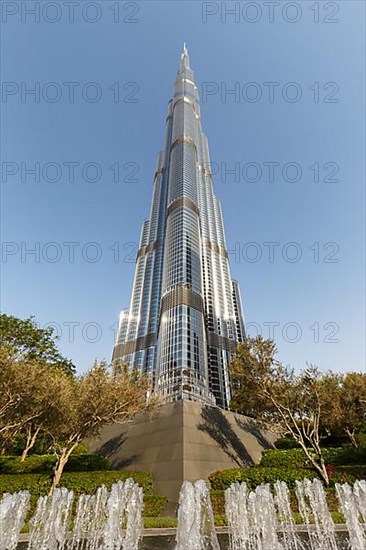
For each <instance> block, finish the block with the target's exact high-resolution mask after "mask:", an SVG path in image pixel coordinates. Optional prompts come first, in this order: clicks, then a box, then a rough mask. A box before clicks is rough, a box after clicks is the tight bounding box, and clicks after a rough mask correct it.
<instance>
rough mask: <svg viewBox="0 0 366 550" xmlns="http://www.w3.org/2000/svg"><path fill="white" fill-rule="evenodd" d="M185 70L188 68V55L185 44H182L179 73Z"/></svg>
mask: <svg viewBox="0 0 366 550" xmlns="http://www.w3.org/2000/svg"><path fill="white" fill-rule="evenodd" d="M185 68H189V53H188V48H187V42H184V44H183V51H182V53H181V56H180V65H179V72H180V73H181V72H183V71H184V69H185Z"/></svg>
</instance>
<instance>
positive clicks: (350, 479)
mask: <svg viewBox="0 0 366 550" xmlns="http://www.w3.org/2000/svg"><path fill="white" fill-rule="evenodd" d="M357 479H366V466H337V467H336V468H334V469H333V470H332V472H331V475H330V480H331V484H332V485H333V484H335V483H349V484H353V483H354V482H355V481H356V480H357Z"/></svg>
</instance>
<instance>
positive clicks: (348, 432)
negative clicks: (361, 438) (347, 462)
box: [344, 428, 358, 449]
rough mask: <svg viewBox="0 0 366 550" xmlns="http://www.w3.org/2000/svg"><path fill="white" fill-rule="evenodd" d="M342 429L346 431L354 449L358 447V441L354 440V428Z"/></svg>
mask: <svg viewBox="0 0 366 550" xmlns="http://www.w3.org/2000/svg"><path fill="white" fill-rule="evenodd" d="M344 431H345V432H346V434H347V435H348V437H349V438H350V440H351V443H352V445H353V446H354V447H355V448H356V449H358V443H357V440H356V438H355V432H354V430H353V431H352V432H351V431H350V430H349V429H348V428H345V430H344Z"/></svg>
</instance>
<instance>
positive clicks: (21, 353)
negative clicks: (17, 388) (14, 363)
mask: <svg viewBox="0 0 366 550" xmlns="http://www.w3.org/2000/svg"><path fill="white" fill-rule="evenodd" d="M53 332H54V329H53V328H52V327H49V328H46V329H42V328H39V327H38V326H37V323H36V322H35V320H34V317H29V318H28V319H18V318H17V317H14V316H12V315H6V314H5V313H3V314H1V315H0V345H1V347H2V348H3V349H4V350H6V351H7V352H8V353H9V354H10V355H11V356H13V357H14V358H15V359H19V358H22V359H26V360H30V361H32V360H38V361H41V362H43V363H47V364H50V365H54V366H58V367H60V368H61V369H62V370H64V371H66V372H68V373H74V372H75V366H74V365H73V364H72V362H71V361H69V360H68V359H65V357H63V356H62V355H61V354H60V352H59V351H58V349H57V347H56V344H55V340H56V337H55V336H53Z"/></svg>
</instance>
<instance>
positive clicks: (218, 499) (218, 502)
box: [210, 489, 339, 516]
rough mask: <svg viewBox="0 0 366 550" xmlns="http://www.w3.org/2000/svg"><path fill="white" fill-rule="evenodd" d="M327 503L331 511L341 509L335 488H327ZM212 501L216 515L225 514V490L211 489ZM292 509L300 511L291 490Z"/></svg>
mask: <svg viewBox="0 0 366 550" xmlns="http://www.w3.org/2000/svg"><path fill="white" fill-rule="evenodd" d="M325 492H326V497H327V504H328V508H329V511H330V512H338V511H339V502H338V499H337V495H336V492H335V490H334V489H325ZM210 496H211V502H212V509H213V513H214V515H217V516H223V515H224V514H225V491H211V492H210ZM290 504H291V510H292V511H293V513H294V514H298V513H299V507H298V502H297V498H296V494H295V491H293V490H292V491H291V492H290Z"/></svg>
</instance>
